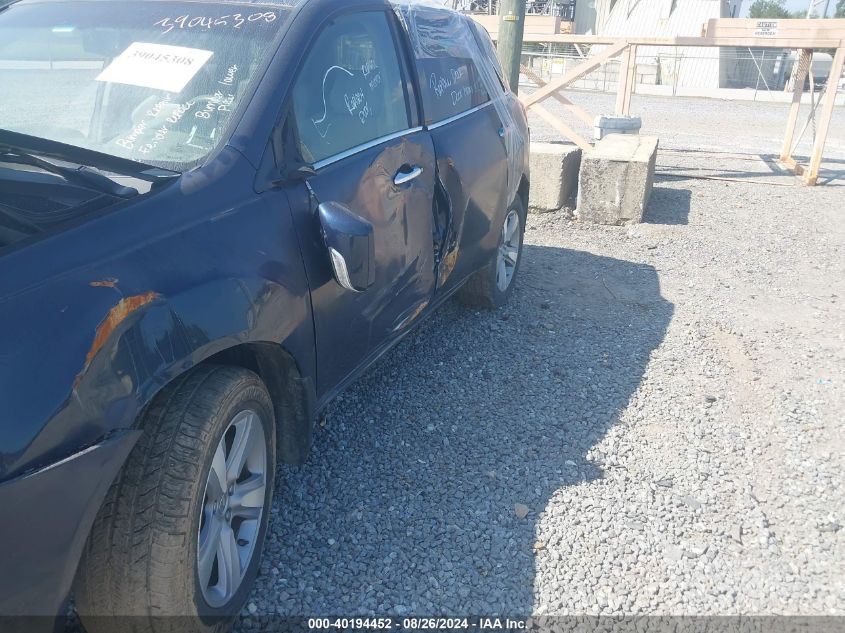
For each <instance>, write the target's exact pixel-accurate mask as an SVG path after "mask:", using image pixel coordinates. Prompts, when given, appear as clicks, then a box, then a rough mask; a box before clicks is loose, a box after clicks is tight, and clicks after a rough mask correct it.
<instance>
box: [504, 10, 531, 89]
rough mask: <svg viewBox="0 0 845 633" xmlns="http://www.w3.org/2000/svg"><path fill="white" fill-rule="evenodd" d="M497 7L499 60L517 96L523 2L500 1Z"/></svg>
mask: <svg viewBox="0 0 845 633" xmlns="http://www.w3.org/2000/svg"><path fill="white" fill-rule="evenodd" d="M499 7H500V8H499V42H498V51H499V60H500V61H501V62H502V67H503V68H504V71H505V75H506V76H507V77H508V80H509V81H510V85H511V90H513V92H514V94H517V93H518V92H519V66H520V60H521V57H522V38H523V37H524V36H525V0H501V3H500V5H499Z"/></svg>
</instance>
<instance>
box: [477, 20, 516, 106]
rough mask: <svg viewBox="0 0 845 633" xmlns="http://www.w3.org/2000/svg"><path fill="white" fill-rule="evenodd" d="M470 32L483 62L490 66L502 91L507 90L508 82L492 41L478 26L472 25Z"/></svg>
mask: <svg viewBox="0 0 845 633" xmlns="http://www.w3.org/2000/svg"><path fill="white" fill-rule="evenodd" d="M472 32H473V34H474V35H475V41H476V42H478V48H480V49H481V52H482V53H483V54H484V56H485V57H486V60H485V62H486V63H488V64H490V66H491V67H492V68H493V71H494V72H495V73H496V77H498V79H499V84H501V86H502V91H505V90H507V89H508V87H507V86H508V82H507V80H506V79H505V71H504V70H503V69H502V64H501V63H500V62H499V55H498V54H497V53H496V46H495V45H494V44H493V40H491V39H490V34H489V33H488V32H487V31H485V30H484V28H483V27H481V26H479V25H478V24H475V23H473V24H472Z"/></svg>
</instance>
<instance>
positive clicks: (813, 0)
mask: <svg viewBox="0 0 845 633" xmlns="http://www.w3.org/2000/svg"><path fill="white" fill-rule="evenodd" d="M820 3H821V0H810V6H809V7H807V19H808V20H809V19H811V18H812V17H813V9H815V8H816V5H817V4H820ZM828 9H830V0H825V3H824V11H823V12H822V14H821V15H820V16H819V17H820V18H826V17H827V12H828Z"/></svg>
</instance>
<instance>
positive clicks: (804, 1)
mask: <svg viewBox="0 0 845 633" xmlns="http://www.w3.org/2000/svg"><path fill="white" fill-rule="evenodd" d="M752 2H754V0H743V1H742V13H741V14H742V15H748V9H749V8H750V7H751V3H752ZM785 6H786V8H787V10H789V11H801V12H802V13H803V14H804V15H806V14H807V7H809V6H810V0H786V5H785ZM835 8H836V0H830V7H829V8H828V15H831V16H832V15H833V11H834V9H835ZM822 9H824V0H821V1H820V2H816V11H818V12H819V13H821V10H822Z"/></svg>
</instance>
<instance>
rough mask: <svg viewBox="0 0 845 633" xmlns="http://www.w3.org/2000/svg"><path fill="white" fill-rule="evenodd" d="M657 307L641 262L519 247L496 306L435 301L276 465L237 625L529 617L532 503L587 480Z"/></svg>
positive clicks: (636, 372) (655, 326) (636, 373)
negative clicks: (299, 458)
mask: <svg viewBox="0 0 845 633" xmlns="http://www.w3.org/2000/svg"><path fill="white" fill-rule="evenodd" d="M672 313H673V306H672V304H671V303H669V302H667V301H666V300H665V299H664V298H663V297H662V296H661V294H660V284H659V281H658V276H657V272H656V271H655V269H654V268H652V267H651V266H648V265H640V264H636V263H632V262H628V261H622V260H617V259H610V258H606V257H597V256H595V255H592V254H590V253H585V252H578V251H573V250H567V249H560V248H548V247H542V246H531V245H526V249H525V257H524V260H523V268H522V270H521V272H520V278H519V280H518V287H517V289H516V291H515V293H514V295H513V297H512V299H511V303H510V304H509V305H508V306H507V307H506V308H504V309H502V310H499V311H476V310H472V309H468V308H464V307H461V306H460V305H459V304H458V303H457V302H455V301H450V302H448V303H447V304H446V305H445V306H443V307H442V308H441V309H440V310H439V311H438V313H437V314H435V315H433V317H432V318H431V319H429V321H428V322H427V323H426V324H424V325H423V326H422V327H421V328H420V329H419V330H418V331H417V332H416V333H414V334H413V335H411V336H410V337H409V338H408V339H406V340H405V341H403V342H402V343H401V344H400V345H399V346H398V347H397V348H396V349H394V350H393V351H392V352H390V353H389V354H387V355H386V356H385V357H384V358H383V359H382V360H381V361H380V362H379V363H378V364H377V366H376V367H375V368H374V369H373V370H371V371H370V372H369V374H368V375H367V376H365V377H364V378H363V379H361V380H360V381H359V382H358V383H356V384H355V385H353V386H352V387H350V388H349V389H348V390H347V391H346V392H345V394H343V395H342V396H341V397H340V399H338V400H337V401H336V402H334V403H333V404H332V405H331V407H330V410H329V411H328V414H327V416H326V420H325V421H324V423H323V424H321V426H320V428H318V430H317V433H316V439H315V445H314V450H313V453H312V455H311V457H310V458H309V460H308V462H307V463H306V464H305V465H304V466H302V467H299V468H290V467H282V468H280V470H279V479H278V488H277V495H276V503H275V505H274V509H273V512H274V514H273V516H272V520H271V528H270V531H269V535H268V539H269V540H268V543H267V547H266V550H265V554H264V559H263V562H262V569H261V575H260V576H259V579H258V582H257V586H256V588H255V590H254V592H253V594H252V597H251V599H250V601H251V602H252V604H253V605H254V608H255V609H256V616H257V617H258V620H259V621H263V622H265V623H268V622H269V624H268V626H266V627H260V626H259V627H257V626H256V622H255V621H253V618H250V617H246V616H245V617H244V618H242V619H241V620H240V621H239V622H238V623H237V624H236V627H235V630H241V631H246V630H250V629H254V628H266V629H270V628H272V626H273V624H272V623H273V619H272V618H270V619H269V620H268V619H266V616H267V615H273V614H276V615H283V616H307V617H314V616H352V615H367V614H374V615H387V614H391V615H408V614H415V615H469V614H484V615H487V614H498V615H510V616H517V615H527V614H530V613H531V611H532V607H533V604H534V576H535V564H534V562H535V561H534V546H535V542H536V538H535V525H536V522H537V521H538V517H539V514H540V513H541V512H543V510H544V508H545V507H546V504H547V502H548V501H549V500H550V498H551V497H552V495H553V494H554V493H555V491H557V490H559V489H561V488H562V487H565V486H573V485H577V484H580V483H582V482H584V481H590V480H594V479H597V478H601V477H602V475H603V470H602V465H601V463H596V462H594V461H591V460H590V459H588V457H587V454H588V452H589V451H590V449H591V448H592V447H593V446H594V445H595V444H596V443H597V442H598V441H599V440H600V439H601V438H602V437H603V436H604V435H605V433H606V432H607V431H608V429H609V428H611V427H612V426H613V425H614V424H616V422H617V421H618V418H619V415H620V413H621V412H622V411H623V410H624V409H625V407H626V406H627V403H628V401H629V399H630V397H631V396H632V394H633V393H634V392H635V390H636V389H637V388H638V386H639V384H640V382H641V379H642V376H643V373H644V370H645V367H646V365H647V363H648V361H649V356H650V354H651V353H652V352H653V351H654V350H655V349H656V348H657V347H658V346H659V345H660V343H661V341H662V340H663V338H664V336H665V332H666V329H667V326H668V324H669V321H670V319H671V317H672ZM516 504H524V505H525V506H526V507H527V510H528V514H527V516H525V517H524V518H520V517H519V516H518V515H517V512H515V506H516ZM262 616H265V617H262ZM276 622H277V621H276Z"/></svg>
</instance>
